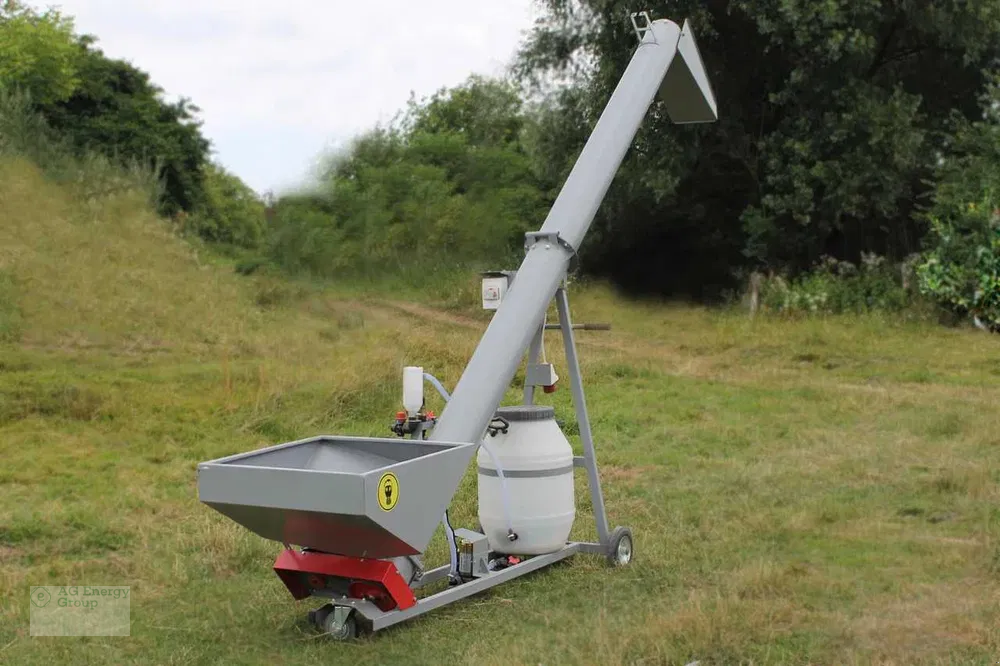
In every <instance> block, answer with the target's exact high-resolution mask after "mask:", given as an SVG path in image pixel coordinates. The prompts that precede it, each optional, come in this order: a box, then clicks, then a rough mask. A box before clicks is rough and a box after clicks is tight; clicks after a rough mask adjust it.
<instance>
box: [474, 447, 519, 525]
mask: <svg viewBox="0 0 1000 666" xmlns="http://www.w3.org/2000/svg"><path fill="white" fill-rule="evenodd" d="M479 445H480V446H482V447H483V450H484V451H486V455H488V456H489V457H490V460H492V461H493V466H494V467H496V468H497V476H499V477H500V499H501V500H503V512H504V518H506V519H507V534H513V533H514V526H513V525H512V524H511V521H510V513H511V512H510V499H509V497H508V494H507V477H505V476H504V474H503V468H502V467H501V466H500V461H499V460H497V457H496V456H495V455H493V451H492V449H490V447H489V446H487V445H486V440H485V439H483V440H481V441H480V442H479Z"/></svg>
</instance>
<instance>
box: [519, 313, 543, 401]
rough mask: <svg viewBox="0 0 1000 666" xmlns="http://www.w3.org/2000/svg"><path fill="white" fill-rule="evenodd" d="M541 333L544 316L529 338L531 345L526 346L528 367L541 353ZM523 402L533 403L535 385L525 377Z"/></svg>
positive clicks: (535, 361)
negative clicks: (532, 336) (530, 338)
mask: <svg viewBox="0 0 1000 666" xmlns="http://www.w3.org/2000/svg"><path fill="white" fill-rule="evenodd" d="M543 335H545V317H542V325H541V326H539V327H538V332H537V333H535V337H534V338H533V339H532V340H531V346H530V347H529V348H528V366H529V367H530V366H531V365H532V364H533V363H538V357H539V356H540V355H541V353H542V344H543V343H544V340H542V336H543ZM524 404H526V405H533V404H535V387H534V386H532V385H531V384H529V383H528V381H527V378H525V382H524Z"/></svg>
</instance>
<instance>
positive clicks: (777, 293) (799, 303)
mask: <svg viewBox="0 0 1000 666" xmlns="http://www.w3.org/2000/svg"><path fill="white" fill-rule="evenodd" d="M905 270H906V265H902V266H901V265H893V264H890V263H889V262H887V261H886V260H885V258H884V257H879V256H876V255H874V254H863V255H862V259H861V262H860V263H859V264H858V265H855V264H852V263H850V262H847V261H837V260H836V259H832V258H829V257H827V258H824V259H823V260H822V261H821V262H820V263H819V264H818V265H817V266H816V267H815V268H814V269H813V270H812V271H810V272H809V273H806V274H804V275H801V276H799V277H797V278H795V279H793V280H786V279H784V278H782V277H780V276H779V277H773V278H770V279H769V280H767V281H766V282H765V283H764V285H763V288H762V289H761V306H762V308H763V310H764V311H767V312H775V313H785V314H863V313H870V312H899V311H901V310H904V309H906V308H907V307H909V306H910V305H911V304H912V298H911V296H910V293H909V291H908V289H907V287H906V285H904V284H903V278H902V276H903V274H904V271H905Z"/></svg>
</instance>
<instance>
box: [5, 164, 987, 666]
mask: <svg viewBox="0 0 1000 666" xmlns="http://www.w3.org/2000/svg"><path fill="white" fill-rule="evenodd" d="M0 176H3V177H0V200H2V201H4V202H5V215H7V220H5V224H4V225H2V226H0V275H10V276H12V279H11V280H9V281H7V282H2V283H0V290H3V289H5V290H6V291H0V312H17V313H18V324H17V330H18V334H17V338H16V339H13V338H9V339H6V340H4V341H2V342H0V460H2V461H3V463H2V465H0V662H2V663H11V664H15V663H16V664H51V663H65V662H72V663H116V664H119V663H136V664H216V663H226V664H259V663H273V664H313V663H327V664H338V663H342V664H412V663H428V664H440V663H455V664H466V663H482V664H500V663H503V664H546V665H549V664H563V663H566V664H584V663H609V664H687V663H689V662H691V661H695V660H699V661H700V663H701V664H702V665H703V666H707V665H709V664H727V665H728V664H884V665H888V664H900V665H902V664H907V665H911V664H981V665H984V666H985V665H986V664H993V663H995V662H996V660H997V655H998V654H1000V628H998V627H1000V508H998V507H1000V491H998V482H1000V473H998V472H997V470H998V469H1000V464H998V463H1000V434H998V433H1000V427H998V426H1000V413H998V411H997V409H996V405H998V404H1000V389H998V387H997V381H998V377H1000V361H998V359H1000V354H998V352H1000V341H998V339H997V338H995V337H991V336H988V335H985V334H981V333H979V332H974V331H964V330H951V329H944V328H940V327H933V326H930V325H923V324H918V323H909V322H907V323H898V324H897V323H893V322H891V321H880V320H879V319H877V318H867V319H856V318H829V319H804V320H797V321H769V320H758V321H750V320H748V319H747V317H746V316H745V315H743V314H740V313H732V312H729V313H726V312H718V311H710V310H704V309H698V308H691V307H679V306H669V305H664V304H656V303H644V304H640V303H630V302H627V301H625V300H624V299H621V298H619V297H617V296H616V295H615V294H614V293H613V292H612V291H610V290H608V289H605V288H602V287H600V286H599V285H587V286H583V287H581V288H579V289H577V290H575V291H573V292H572V294H571V298H572V301H573V307H574V316H575V319H576V320H577V321H610V322H611V323H612V324H613V327H614V329H613V331H611V332H608V333H581V334H579V344H580V351H581V356H582V362H583V370H584V374H585V379H586V382H587V388H588V403H589V406H590V409H591V413H592V418H593V428H594V434H595V437H596V439H597V443H598V455H599V461H600V463H601V473H602V479H603V482H604V491H605V497H606V501H607V505H608V511H609V514H610V520H611V522H612V524H623V525H629V526H631V527H632V528H633V529H634V531H635V536H636V559H635V561H634V563H633V565H632V566H630V567H628V568H624V569H618V570H610V569H608V568H607V567H606V566H605V565H604V564H603V562H602V561H601V560H600V559H598V558H592V557H588V556H580V557H578V558H575V559H573V560H571V561H569V562H567V563H565V564H562V565H558V566H554V567H552V568H550V569H547V570H543V571H542V572H539V573H538V574H536V575H532V576H529V577H526V578H524V579H519V580H516V581H514V582H512V583H510V584H506V585H504V586H502V587H499V588H495V589H494V590H492V591H490V592H488V593H486V594H483V595H480V596H477V597H475V598H472V599H469V600H466V601H464V602H460V603H457V604H454V605H451V606H448V607H445V608H442V609H440V610H438V611H435V612H433V613H431V614H429V615H427V616H424V617H422V618H418V619H416V620H414V621H411V622H408V623H404V624H402V625H400V626H398V627H395V628H393V629H390V630H387V631H385V632H383V633H379V634H376V635H375V636H374V637H372V638H368V639H364V640H362V641H360V642H359V643H358V644H349V645H344V644H336V643H331V642H329V641H326V640H324V639H322V638H320V637H317V636H316V635H315V632H314V631H313V630H312V629H311V627H309V626H308V625H307V623H306V620H305V615H306V612H307V611H308V610H310V609H311V608H313V607H315V606H317V605H319V604H318V602H313V601H307V602H294V601H293V600H292V599H291V598H290V597H289V595H288V594H287V592H286V591H285V590H284V588H283V587H282V586H281V584H280V582H279V581H278V579H277V578H276V577H275V576H274V574H273V573H272V571H271V564H272V563H273V559H274V557H275V556H276V555H277V553H278V552H279V550H280V545H278V544H275V543H272V542H268V541H264V540H261V539H259V538H257V537H255V536H253V535H252V534H249V533H248V532H246V531H245V530H243V529H242V528H240V527H238V526H236V525H235V524H234V523H231V522H230V521H228V520H227V519H224V518H222V517H221V516H218V515H217V514H215V513H214V512H213V511H212V510H210V509H209V508H207V507H205V506H204V505H202V504H200V503H199V502H198V500H197V490H196V485H195V484H196V472H195V468H196V465H197V463H198V462H201V461H204V460H208V459H212V458H216V457H219V456H223V455H227V454H231V453H236V452H240V451H247V450H251V449H253V448H257V447H260V446H265V445H269V444H272V443H276V442H281V441H286V440H290V439H293V438H300V437H307V436H310V435H314V434H323V433H334V434H338V433H343V434H347V433H353V434H360V435H385V434H387V433H388V423H389V419H390V418H391V416H392V414H393V413H394V412H395V411H396V409H397V408H398V407H397V401H398V397H399V390H400V389H399V386H400V376H401V373H400V371H401V368H402V366H403V365H406V364H411V363H412V364H420V365H423V366H425V367H426V368H427V369H428V370H429V371H430V372H433V373H434V374H435V375H437V376H438V377H440V378H441V379H442V380H443V381H444V382H445V384H446V385H448V386H454V384H455V382H456V381H457V380H458V377H459V376H460V374H461V371H462V368H463V367H464V364H465V362H466V361H467V359H468V357H469V355H470V354H471V352H472V350H473V349H474V348H475V346H476V344H477V342H478V340H479V336H480V335H481V333H482V331H483V330H484V329H485V326H486V323H487V315H486V313H483V312H481V311H479V310H478V308H477V301H476V296H477V293H476V287H477V277H476V276H475V275H470V276H467V278H466V282H464V283H453V284H452V285H450V286H449V285H441V286H440V287H439V288H438V289H437V290H436V291H434V292H419V293H418V292H402V293H403V294H405V296H406V298H407V299H409V300H407V301H406V302H402V301H403V297H402V296H401V295H400V292H398V291H395V290H390V289H389V287H390V286H393V285H391V284H383V285H367V286H364V287H360V286H358V285H338V286H328V287H323V286H318V285H312V284H308V283H304V282H293V281H289V280H282V279H280V278H278V277H276V276H273V275H267V274H261V275H257V274H254V275H253V276H250V277H241V276H238V275H236V274H235V272H233V271H232V270H231V268H226V267H224V266H222V267H220V266H219V265H218V263H217V262H213V261H208V260H206V259H205V258H202V257H200V256H198V255H197V254H194V253H192V252H191V250H190V249H189V248H188V247H187V246H185V245H184V244H183V243H180V242H178V241H176V239H174V238H172V237H171V236H170V234H168V233H167V232H166V231H165V230H163V229H161V228H160V227H159V226H158V225H157V223H156V222H155V220H152V219H149V218H147V217H144V216H143V215H142V214H141V213H140V212H137V211H138V210H139V209H138V206H139V204H138V203H136V202H129V201H128V200H127V199H121V198H117V199H114V200H111V201H108V202H106V203H105V204H103V206H104V207H103V208H99V209H97V210H98V214H96V215H95V214H93V209H90V211H89V212H88V214H87V217H86V218H83V217H81V216H79V215H78V214H77V213H76V212H75V208H74V206H73V201H72V200H68V199H66V198H64V197H63V198H61V194H60V190H58V189H57V188H52V187H50V186H48V185H46V184H45V183H44V182H43V181H42V180H41V179H40V177H39V176H37V174H33V173H32V172H31V170H30V169H29V168H26V167H25V165H24V164H11V163H0ZM10 202H16V205H14V204H11V205H9V206H8V205H7V204H8V203H10ZM54 257H55V258H58V260H56V259H55V258H54ZM456 285H457V286H456ZM4 308H5V309H4ZM547 342H548V344H547V353H548V356H549V358H550V359H551V360H553V362H554V363H556V364H557V368H560V369H561V374H563V375H565V374H566V372H565V363H564V360H563V356H562V353H561V347H560V343H559V340H558V338H557V337H556V336H555V335H554V334H553V335H551V336H550V337H549V338H548V341H547ZM516 397H517V393H516V391H515V390H513V389H512V390H511V392H510V394H509V398H510V399H511V400H515V399H516ZM435 400H436V399H429V402H430V403H431V404H430V406H431V408H433V409H436V410H440V408H441V405H440V404H439V403H438V402H435ZM545 400H546V401H548V402H550V403H552V404H554V405H555V407H556V410H557V417H558V418H559V419H560V420H561V421H563V422H565V423H566V430H567V432H568V433H569V434H570V435H571V439H572V440H573V441H574V444H575V445H578V441H577V440H578V437H577V435H576V433H577V430H576V429H575V426H574V424H573V423H572V421H573V409H572V403H571V399H570V395H569V391H568V387H566V386H563V387H562V389H561V390H560V391H558V392H557V393H555V394H552V395H548V396H545ZM577 487H578V508H579V518H578V521H577V525H576V528H575V530H574V537H576V538H592V537H593V535H594V528H593V524H592V521H591V520H590V516H589V513H588V512H589V510H590V508H591V507H590V501H589V495H588V494H587V486H586V478H585V476H584V475H583V474H582V473H581V474H580V475H579V476H578V486H577ZM475 492H476V486H475V476H474V474H473V473H472V471H471V470H470V472H469V473H468V474H467V475H466V477H465V479H464V480H463V483H462V486H461V487H460V489H459V492H458V494H457V496H456V498H455V503H454V505H453V514H454V520H455V522H457V523H459V524H462V525H466V526H472V525H474V521H475ZM446 555H447V554H446V550H445V542H444V540H443V537H442V535H441V534H440V532H439V533H438V534H437V535H436V536H435V539H434V541H433V543H432V545H431V549H430V552H429V553H428V560H429V561H430V563H432V564H435V563H443V562H444V561H446ZM43 584H88V585H130V586H131V587H132V610H131V617H132V628H131V636H130V637H129V638H115V639H110V638H61V639H57V638H32V637H30V636H29V632H28V605H29V602H28V589H29V586H31V585H43Z"/></svg>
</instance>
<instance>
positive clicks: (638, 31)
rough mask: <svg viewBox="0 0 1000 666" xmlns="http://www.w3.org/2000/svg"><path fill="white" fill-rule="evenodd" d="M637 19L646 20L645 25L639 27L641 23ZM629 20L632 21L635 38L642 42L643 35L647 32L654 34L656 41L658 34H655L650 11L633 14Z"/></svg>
mask: <svg viewBox="0 0 1000 666" xmlns="http://www.w3.org/2000/svg"><path fill="white" fill-rule="evenodd" d="M637 17H641V18H643V19H645V21H646V23H645V25H639V21H637V20H636V18H637ZM629 18H630V19H632V29H633V30H635V36H636V37H638V38H639V41H640V42H641V41H642V37H643V35H645V33H647V32H651V33H652V34H653V41H654V42H655V41H656V33H655V32H653V20H652V19H651V18H649V12H648V11H645V12H632V14H631V15H630V16H629Z"/></svg>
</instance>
